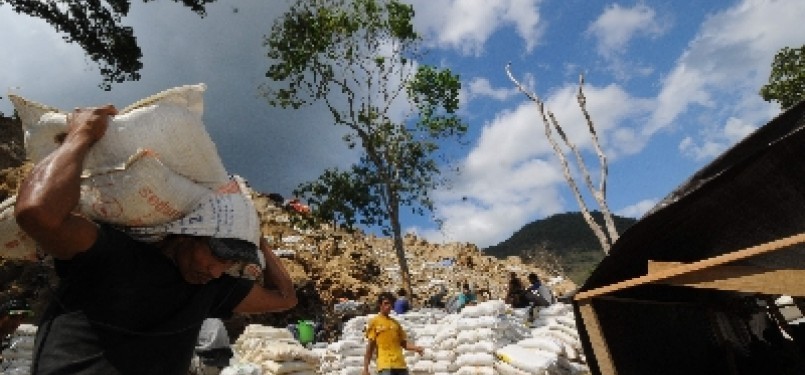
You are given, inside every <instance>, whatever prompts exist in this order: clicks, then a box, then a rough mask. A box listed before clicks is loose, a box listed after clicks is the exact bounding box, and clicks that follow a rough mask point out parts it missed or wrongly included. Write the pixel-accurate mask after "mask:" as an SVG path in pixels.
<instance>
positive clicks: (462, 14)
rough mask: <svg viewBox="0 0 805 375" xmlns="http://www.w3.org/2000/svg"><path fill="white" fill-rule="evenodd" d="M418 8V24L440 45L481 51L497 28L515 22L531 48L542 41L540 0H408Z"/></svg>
mask: <svg viewBox="0 0 805 375" xmlns="http://www.w3.org/2000/svg"><path fill="white" fill-rule="evenodd" d="M408 2H409V3H411V4H413V5H414V9H416V10H417V13H416V19H415V25H416V28H417V30H419V31H421V32H423V33H424V34H425V35H426V40H432V41H434V43H435V44H436V45H437V46H439V47H446V48H453V49H456V50H458V51H461V52H462V53H465V54H470V55H476V56H477V55H480V53H481V52H482V51H483V47H484V44H485V43H486V41H487V40H488V39H489V37H490V36H491V35H492V34H493V33H494V32H495V31H496V30H498V29H500V28H503V27H505V26H509V25H512V26H514V27H515V29H516V31H517V35H519V36H520V38H521V39H522V40H523V41H524V43H525V49H526V51H528V52H530V51H531V50H533V49H534V47H536V46H537V44H539V41H540V39H541V37H542V34H543V29H544V26H543V22H544V21H542V20H541V18H540V14H539V5H540V3H541V2H542V1H541V0H488V1H475V0H447V1H430V0H409V1H408Z"/></svg>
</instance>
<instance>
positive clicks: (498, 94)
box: [468, 77, 520, 101]
mask: <svg viewBox="0 0 805 375" xmlns="http://www.w3.org/2000/svg"><path fill="white" fill-rule="evenodd" d="M468 94H469V96H470V97H471V98H478V97H486V98H492V99H495V100H500V101H503V100H507V99H509V98H511V97H513V96H515V95H520V92H519V91H518V90H517V89H516V88H510V89H507V88H493V87H492V85H491V84H490V83H489V80H488V79H486V78H478V77H476V78H474V79H473V80H472V81H470V84H469V92H468Z"/></svg>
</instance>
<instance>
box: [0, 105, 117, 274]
mask: <svg viewBox="0 0 805 375" xmlns="http://www.w3.org/2000/svg"><path fill="white" fill-rule="evenodd" d="M115 114H117V109H115V107H114V106H112V105H107V106H103V107H96V108H86V109H76V110H75V111H74V112H73V113H71V114H70V115H68V116H67V119H68V122H67V125H68V133H67V136H66V137H65V139H64V142H63V143H62V144H61V145H60V146H59V147H58V148H57V149H56V150H55V151H53V152H52V153H51V154H50V155H48V156H47V157H46V158H45V159H43V160H42V161H40V162H39V163H38V164H37V165H35V166H34V168H33V169H32V170H31V173H30V174H29V175H28V176H27V177H26V178H25V179H24V180H23V181H22V184H21V185H20V190H19V193H18V194H17V203H16V205H15V207H14V215H15V218H16V220H17V223H18V224H19V226H20V227H21V228H22V229H23V230H24V231H25V232H26V233H27V234H28V235H29V236H31V238H33V239H34V240H35V241H36V242H37V243H38V244H39V246H41V247H42V249H43V250H44V251H45V252H47V253H49V254H51V255H53V256H54V257H56V258H58V259H70V258H72V257H73V256H74V255H75V254H77V253H79V252H81V251H84V250H86V249H88V248H89V247H90V246H91V245H92V244H93V243H94V242H95V239H96V238H97V236H98V229H97V226H96V225H95V223H93V222H92V221H90V220H89V219H87V218H84V217H82V216H79V215H77V214H75V213H73V212H72V211H73V209H75V207H76V205H78V201H79V198H80V194H81V190H80V183H81V171H82V169H83V168H82V167H83V163H84V158H85V157H86V156H87V153H88V152H89V150H90V148H91V147H92V145H94V144H95V142H97V141H98V140H99V139H101V137H103V135H104V134H105V133H106V129H107V127H108V125H109V116H113V115H115Z"/></svg>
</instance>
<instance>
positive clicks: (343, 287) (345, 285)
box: [0, 119, 575, 336]
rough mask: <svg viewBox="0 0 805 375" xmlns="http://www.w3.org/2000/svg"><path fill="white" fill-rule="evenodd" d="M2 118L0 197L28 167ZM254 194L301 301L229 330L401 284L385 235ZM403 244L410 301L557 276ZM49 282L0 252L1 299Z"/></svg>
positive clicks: (510, 261) (458, 248)
mask: <svg viewBox="0 0 805 375" xmlns="http://www.w3.org/2000/svg"><path fill="white" fill-rule="evenodd" d="M3 121H4V123H3V124H2V126H0V129H3V131H0V137H2V139H0V141H1V142H0V144H1V145H3V147H2V148H0V166H4V168H3V169H2V171H0V196H1V197H3V198H4V199H5V198H7V197H10V196H12V195H14V194H15V193H16V189H17V186H18V184H19V180H20V177H21V176H23V175H24V173H25V172H26V171H27V170H28V169H29V166H28V165H27V164H25V163H23V157H22V155H23V152H22V146H21V145H22V132H21V131H20V125H19V123H14V122H13V121H10V120H9V119H3ZM246 177H248V176H246ZM253 193H254V194H253V195H254V196H255V197H256V198H255V203H256V206H257V207H258V210H259V211H260V216H261V219H262V231H263V234H264V235H265V236H266V237H267V238H268V239H269V240H270V242H271V243H272V244H273V245H274V247H275V249H276V250H275V251H276V252H277V254H279V255H281V257H282V258H283V262H284V264H285V266H286V267H287V268H288V270H289V271H290V273H291V276H292V278H293V280H294V282H295V284H296V286H297V294H298V296H299V301H300V303H299V305H298V306H297V307H296V308H294V309H293V310H291V311H289V312H284V313H277V314H263V315H256V316H248V317H246V316H241V317H237V318H235V319H233V320H232V321H230V322H228V324H229V325H230V334H232V335H233V336H236V335H238V334H239V333H240V332H241V330H242V327H243V326H244V325H245V324H248V323H261V324H267V325H274V326H284V325H285V324H287V323H292V322H296V321H297V320H300V319H316V318H323V319H326V320H328V321H329V322H330V323H331V324H332V325H335V324H336V323H337V322H336V320H337V319H338V316H337V314H334V313H333V307H334V305H335V304H336V303H337V302H338V300H339V299H340V298H346V299H348V300H352V301H356V302H359V303H360V302H363V303H365V304H367V305H368V306H371V305H372V301H374V300H375V298H376V296H377V294H379V293H380V292H381V291H394V290H396V289H397V288H398V287H399V286H400V275H399V267H398V265H397V259H396V257H395V256H394V255H393V254H394V251H393V248H392V241H391V240H390V239H389V238H380V237H375V236H371V235H369V236H367V235H364V234H363V233H360V232H357V233H349V232H346V231H344V230H341V229H339V228H331V227H326V226H323V227H320V228H316V229H301V228H298V227H296V226H295V225H293V224H292V223H293V222H295V221H294V220H293V215H298V214H297V213H295V212H293V211H289V210H286V209H284V208H282V207H278V206H277V205H276V203H275V201H274V200H272V199H270V198H269V197H268V196H267V195H265V194H262V193H260V192H253ZM405 246H406V252H407V259H408V265H409V268H410V270H411V273H412V281H413V290H414V296H413V301H414V304H415V305H417V304H421V301H425V300H427V298H428V297H430V296H431V295H432V294H433V293H435V291H436V290H437V287H438V286H439V285H444V286H446V287H447V288H448V289H449V290H451V291H452V292H455V291H457V288H456V286H457V285H458V284H459V283H463V282H469V283H470V284H472V285H474V286H475V287H476V288H477V289H479V290H480V291H482V292H485V293H487V294H488V295H489V297H491V298H502V297H503V295H504V294H505V288H506V280H507V278H508V273H509V272H510V271H514V272H517V273H518V274H520V275H521V276H522V278H523V279H525V275H526V274H528V273H529V272H536V273H537V274H539V275H540V276H541V277H542V278H543V279H545V280H548V279H550V278H554V277H556V276H562V275H556V274H551V273H549V272H548V271H546V270H543V269H540V268H537V267H535V266H533V265H528V264H524V263H522V262H521V261H520V258H519V257H506V258H503V259H498V258H495V257H491V256H486V255H483V254H482V252H481V251H480V250H479V249H478V248H477V247H476V246H475V245H472V244H469V243H451V244H445V245H437V244H431V243H428V242H427V241H425V240H422V239H420V238H417V237H415V236H408V237H406V238H405ZM56 282H57V281H56V279H55V276H54V274H53V272H52V269H51V267H50V266H49V265H48V261H47V259H45V260H44V261H42V262H39V263H31V262H21V261H12V260H7V259H0V291H1V292H0V303H2V302H3V301H5V300H7V299H8V298H11V297H23V298H26V299H28V300H30V301H31V302H32V304H33V306H34V308H35V310H36V312H37V313H38V312H40V311H42V309H43V307H44V303H45V301H46V300H47V298H48V295H49V294H50V292H51V287H50V286H51V285H55V284H56ZM553 288H554V290H555V292H556V294H557V295H562V294H565V293H567V292H569V291H571V290H573V289H575V284H573V283H572V282H571V281H569V280H564V281H561V282H558V283H556V284H555V285H553ZM32 320H35V318H33V319H32Z"/></svg>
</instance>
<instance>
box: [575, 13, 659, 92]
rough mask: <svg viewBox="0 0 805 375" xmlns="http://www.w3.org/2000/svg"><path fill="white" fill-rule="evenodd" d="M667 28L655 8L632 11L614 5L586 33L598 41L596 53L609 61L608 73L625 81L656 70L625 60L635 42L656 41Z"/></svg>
mask: <svg viewBox="0 0 805 375" xmlns="http://www.w3.org/2000/svg"><path fill="white" fill-rule="evenodd" d="M668 29H669V25H668V23H667V22H662V21H660V20H659V19H658V17H657V15H656V12H655V11H654V9H652V8H651V7H649V6H647V5H645V4H636V5H635V6H634V7H631V8H623V7H621V6H620V5H618V4H612V5H610V6H609V7H607V8H606V9H605V10H604V12H603V13H601V15H600V16H599V17H598V18H597V19H596V20H595V21H593V22H592V23H591V24H590V26H589V27H588V28H587V32H586V33H587V34H588V35H590V36H592V37H594V38H595V39H596V41H597V43H596V51H597V52H598V54H599V55H600V56H602V57H603V58H604V59H605V60H606V61H607V63H608V64H609V67H608V68H609V70H610V71H611V72H612V73H613V74H614V75H615V77H616V78H618V79H622V80H625V79H628V78H630V77H631V76H633V75H637V76H647V75H649V74H651V73H652V72H653V71H654V69H653V68H652V67H650V66H644V65H642V64H641V63H639V62H636V61H627V60H626V59H625V58H624V55H625V54H626V51H627V50H628V46H629V43H630V42H631V41H632V39H634V38H651V39H655V38H657V37H659V36H662V35H663V34H665V33H666V31H668Z"/></svg>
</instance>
